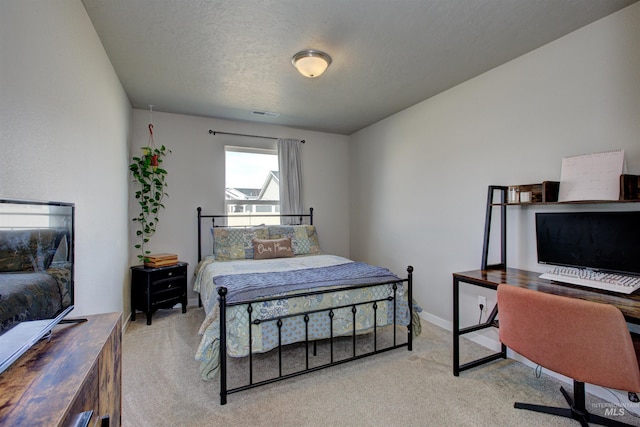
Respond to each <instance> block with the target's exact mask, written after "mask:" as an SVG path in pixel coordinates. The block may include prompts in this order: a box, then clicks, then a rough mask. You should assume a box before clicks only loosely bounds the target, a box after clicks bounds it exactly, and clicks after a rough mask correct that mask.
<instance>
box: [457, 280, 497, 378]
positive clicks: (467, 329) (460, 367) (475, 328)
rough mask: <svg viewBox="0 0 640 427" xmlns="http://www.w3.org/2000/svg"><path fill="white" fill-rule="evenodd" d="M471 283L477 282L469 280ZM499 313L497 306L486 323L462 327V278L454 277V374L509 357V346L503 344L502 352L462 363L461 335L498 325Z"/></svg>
mask: <svg viewBox="0 0 640 427" xmlns="http://www.w3.org/2000/svg"><path fill="white" fill-rule="evenodd" d="M469 283H471V284H475V283H472V282H469ZM497 315H498V307H497V306H496V307H495V308H494V309H493V311H492V312H491V315H490V316H489V319H487V321H486V322H485V323H482V324H479V325H474V326H469V327H465V328H462V329H460V280H459V279H458V278H457V277H454V278H453V375H454V376H456V377H457V376H459V375H460V372H461V371H465V370H467V369H471V368H475V367H476V366H480V365H484V364H485V363H488V362H491V361H493V360H497V359H506V358H507V347H506V346H505V345H504V344H501V346H500V347H501V348H500V352H499V353H494V354H491V355H489V356H485V357H482V358H480V359H477V360H474V361H471V362H468V363H465V364H463V365H460V336H461V335H464V334H468V333H470V332H475V331H480V330H482V329H487V328H493V327H497V326H498V323H497V322H496V320H495V318H496V316H497Z"/></svg>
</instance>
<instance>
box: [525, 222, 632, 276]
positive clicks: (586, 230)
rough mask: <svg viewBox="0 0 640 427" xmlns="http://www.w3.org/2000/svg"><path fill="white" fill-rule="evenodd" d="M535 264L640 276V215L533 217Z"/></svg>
mask: <svg viewBox="0 0 640 427" xmlns="http://www.w3.org/2000/svg"><path fill="white" fill-rule="evenodd" d="M536 244H537V249H538V262H539V263H541V264H551V265H559V266H569V267H579V268H589V269H592V270H596V271H604V272H614V273H623V274H631V275H639V274H640V258H638V254H639V253H640V212H630V211H625V212H572V213H558V212H553V213H543V212H537V213H536Z"/></svg>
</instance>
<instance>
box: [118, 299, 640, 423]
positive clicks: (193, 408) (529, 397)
mask: <svg viewBox="0 0 640 427" xmlns="http://www.w3.org/2000/svg"><path fill="white" fill-rule="evenodd" d="M203 318H204V313H203V311H202V309H200V308H195V307H189V309H188V311H187V313H186V314H182V313H181V312H180V310H179V309H174V310H160V311H158V312H157V313H156V314H155V315H154V317H153V324H152V325H150V326H147V325H146V322H145V320H144V316H140V317H139V319H138V321H137V322H131V323H130V324H129V326H128V328H127V331H126V332H125V334H124V337H123V356H122V360H123V373H122V423H123V426H125V427H129V426H136V427H144V426H153V427H160V426H498V425H499V426H507V425H508V426H578V425H579V423H578V422H576V421H573V420H568V419H562V418H559V417H554V416H551V415H545V414H539V413H534V412H529V411H524V410H517V409H514V408H513V402H514V401H516V400H518V401H524V402H531V403H539V404H544V405H555V406H564V405H565V403H564V399H563V398H562V396H561V394H560V391H559V387H560V385H561V383H560V382H559V381H557V380H555V379H553V378H551V377H549V376H547V375H544V374H543V375H542V377H541V378H536V377H535V373H534V371H533V369H532V368H530V367H527V366H525V365H522V364H520V363H518V362H514V361H512V360H504V361H502V360H501V361H497V362H493V363H491V364H489V365H485V366H483V367H479V368H476V369H473V370H470V371H465V372H463V373H462V374H461V375H460V376H459V377H457V378H456V377H454V376H453V374H452V373H451V372H452V367H451V366H452V365H451V359H452V357H451V347H452V344H451V333H450V332H447V331H445V330H443V329H441V328H438V327H436V326H434V325H431V324H429V323H426V322H423V327H422V335H421V336H420V337H418V338H417V339H416V340H414V350H413V351H412V352H409V351H407V350H406V349H398V350H394V351H391V352H387V353H383V354H380V355H376V356H373V357H371V358H367V359H362V360H359V361H355V362H350V363H347V364H344V365H340V366H336V367H332V368H328V369H325V370H321V371H318V372H315V373H312V374H309V375H305V376H300V377H296V378H293V379H289V380H286V381H283V382H279V383H274V384H270V385H267V386H264V387H261V388H257V389H253V390H248V391H243V392H239V393H235V394H231V395H229V398H228V403H227V405H224V406H220V404H219V389H218V387H219V382H218V381H217V380H216V381H203V380H201V379H200V375H199V371H198V363H197V362H196V361H195V360H194V354H195V350H196V348H197V346H198V342H199V337H198V335H197V330H198V327H199V325H200V322H201V321H202V319H203ZM463 341H464V342H463V344H462V350H461V351H462V354H463V355H465V356H466V357H467V358H468V359H472V358H475V357H478V356H482V355H484V354H485V353H486V352H487V351H486V349H484V348H483V347H481V346H478V345H476V344H475V343H472V342H467V340H463ZM463 362H464V360H463ZM605 406H607V405H606V404H604V403H603V401H601V400H600V399H597V398H595V397H592V396H587V408H588V409H589V410H590V411H592V412H593V413H596V414H599V415H604V411H605V409H604V407H605ZM615 418H616V419H617V420H620V421H624V422H627V423H631V424H634V425H640V418H636V417H633V416H632V415H630V414H628V411H627V414H625V415H624V416H617V417H615Z"/></svg>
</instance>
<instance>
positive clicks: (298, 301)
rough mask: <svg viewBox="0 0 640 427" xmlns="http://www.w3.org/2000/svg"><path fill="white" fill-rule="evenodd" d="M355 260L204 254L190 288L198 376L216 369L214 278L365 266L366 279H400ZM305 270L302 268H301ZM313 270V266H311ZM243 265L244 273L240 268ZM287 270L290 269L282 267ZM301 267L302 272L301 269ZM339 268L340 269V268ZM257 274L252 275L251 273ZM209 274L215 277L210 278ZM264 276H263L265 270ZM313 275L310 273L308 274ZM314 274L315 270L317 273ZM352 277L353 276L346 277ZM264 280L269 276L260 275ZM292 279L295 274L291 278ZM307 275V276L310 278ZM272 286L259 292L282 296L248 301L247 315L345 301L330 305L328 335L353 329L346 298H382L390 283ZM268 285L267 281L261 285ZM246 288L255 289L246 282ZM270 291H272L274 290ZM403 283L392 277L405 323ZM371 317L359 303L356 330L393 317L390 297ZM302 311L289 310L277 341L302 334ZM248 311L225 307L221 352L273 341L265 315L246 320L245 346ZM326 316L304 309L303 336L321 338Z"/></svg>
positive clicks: (274, 331)
mask: <svg viewBox="0 0 640 427" xmlns="http://www.w3.org/2000/svg"><path fill="white" fill-rule="evenodd" d="M365 266H366V265H361V263H354V262H353V261H351V260H349V259H347V258H343V257H337V256H333V255H314V256H306V257H295V258H285V259H278V260H259V261H258V260H242V261H225V262H215V261H213V260H212V259H211V258H207V259H205V260H204V261H202V262H201V263H200V265H199V266H198V267H197V269H196V283H195V290H196V291H198V292H200V294H201V298H202V300H203V304H204V306H205V311H206V313H207V316H206V319H205V321H204V322H203V324H202V326H201V328H200V334H201V335H202V340H201V342H200V346H199V348H198V351H197V353H196V359H197V360H199V361H200V363H201V366H200V370H201V375H202V377H203V378H204V379H211V378H213V377H214V376H215V375H216V374H217V371H218V363H219V357H218V356H219V354H218V353H219V342H218V340H219V335H220V333H219V330H220V329H219V326H220V325H219V322H218V319H219V306H218V303H217V292H216V291H215V289H216V285H217V286H220V284H219V283H218V281H220V282H221V283H225V284H226V285H227V286H229V287H232V286H233V281H234V280H233V279H234V277H233V276H235V278H236V279H237V281H238V282H246V283H252V282H251V281H250V280H249V279H252V278H254V279H255V278H256V277H258V276H260V275H262V274H264V273H266V272H271V271H278V272H284V274H281V275H280V277H289V278H292V277H295V276H305V277H306V278H307V279H308V278H309V277H310V276H308V275H309V274H312V275H313V274H315V273H318V274H324V273H322V270H327V271H331V272H336V271H338V270H344V271H348V272H350V273H349V274H351V275H352V276H353V275H354V274H353V272H354V271H360V270H361V271H363V272H364V271H365V270H368V273H369V274H372V277H373V279H371V278H370V279H369V280H368V282H369V283H376V282H377V283H379V282H383V281H392V280H394V279H397V280H400V279H399V278H398V277H397V276H395V275H393V273H391V272H390V271H389V270H387V269H383V268H380V267H372V266H368V267H370V268H367V267H365ZM309 268H310V269H311V270H305V269H309ZM314 270H317V271H315V272H314ZM247 271H249V272H250V273H246V272H247ZM291 271H293V272H294V273H293V274H290V273H286V272H291ZM303 271H304V272H303ZM344 271H343V273H344ZM256 275H258V276H256ZM355 276H358V277H356V281H355V282H354V283H355V284H358V283H362V282H363V280H362V276H359V275H358V274H355ZM214 277H215V278H216V282H215V284H214ZM267 277H268V276H267ZM314 277H315V276H314ZM318 277H319V276H318ZM352 278H353V277H352ZM261 279H262V280H266V282H267V283H270V280H271V279H268V278H265V277H261ZM294 281H295V280H294ZM312 281H313V280H312ZM303 283H304V282H300V281H299V282H298V285H294V289H295V291H296V292H299V291H303V290H307V289H309V288H310V286H309V285H307V286H303ZM337 283H340V285H347V284H348V282H344V281H341V280H335V279H334V280H333V281H331V282H329V283H328V284H329V285H335V284H337ZM280 285H281V283H279V284H278V286H275V287H273V289H272V293H271V294H270V295H269V294H268V292H267V293H266V294H262V295H261V296H279V295H282V296H283V298H282V299H278V300H275V301H269V302H260V303H254V304H252V308H253V311H252V314H251V319H252V320H255V319H256V318H257V319H270V318H272V317H273V316H281V315H286V314H296V313H304V312H308V311H310V310H319V309H325V308H330V307H335V306H341V305H349V307H347V308H341V309H336V310H334V311H333V312H334V317H333V336H340V335H348V334H351V333H353V321H354V319H353V313H352V311H351V304H357V303H358V302H363V301H369V300H372V299H380V300H382V299H385V298H387V297H389V296H390V295H392V293H393V289H392V286H391V285H387V284H385V285H377V286H372V287H367V288H357V289H349V290H345V291H340V292H331V293H326V294H320V295H313V296H307V297H295V298H284V296H285V295H287V294H290V293H291V292H283V290H284V288H282V287H280ZM267 287H268V286H267ZM329 287H330V286H327V283H324V284H323V283H321V282H319V281H316V283H315V284H314V290H320V289H327V288H329ZM249 288H250V292H254V291H255V289H254V288H253V287H252V286H251V285H249ZM274 292H275V293H274ZM404 294H405V287H404V286H403V285H402V283H398V286H397V289H396V296H397V307H396V317H397V319H396V321H397V324H399V325H408V322H409V321H410V320H409V307H408V304H407V301H406V298H405V297H404ZM375 313H376V319H375V320H374V309H373V307H372V306H371V304H366V305H359V306H358V310H357V313H356V317H355V328H356V331H357V333H367V332H369V331H371V330H372V328H373V327H374V325H377V326H384V325H388V324H392V323H393V317H394V313H393V303H392V302H388V301H382V302H379V303H378V307H377V310H376V311H375ZM302 317H303V316H294V317H290V318H287V319H285V320H284V322H283V326H282V344H283V345H286V344H290V343H294V342H299V341H302V340H304V337H305V322H304V320H303V318H302ZM248 325H249V313H248V311H247V306H246V305H238V306H231V307H228V308H227V354H228V355H229V356H232V357H242V356H246V355H248V353H249V348H251V351H253V352H266V351H269V350H271V349H274V348H276V347H277V346H278V327H277V325H276V322H274V321H265V322H262V323H261V324H260V325H252V327H251V328H252V329H251V340H252V342H251V347H250V346H249V332H248V329H249V328H248ZM329 331H330V318H329V316H328V312H320V313H314V314H311V315H309V323H308V333H309V339H310V340H314V339H322V338H328V337H329V336H330V332H329Z"/></svg>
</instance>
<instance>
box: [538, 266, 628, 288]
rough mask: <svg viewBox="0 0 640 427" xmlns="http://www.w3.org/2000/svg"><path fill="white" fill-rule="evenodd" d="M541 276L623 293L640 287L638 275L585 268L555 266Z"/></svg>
mask: <svg viewBox="0 0 640 427" xmlns="http://www.w3.org/2000/svg"><path fill="white" fill-rule="evenodd" d="M540 278H541V279H548V280H555V281H556V282H564V283H571V284H573V285H579V286H586V287H589V288H596V289H603V290H605V291H612V292H619V293H622V294H630V293H632V292H634V291H635V290H637V289H638V288H640V277H638V276H627V275H623V274H615V273H604V272H599V271H592V270H587V269H584V268H573V267H555V268H554V269H553V270H550V271H547V272H546V273H543V274H541V275H540Z"/></svg>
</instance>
